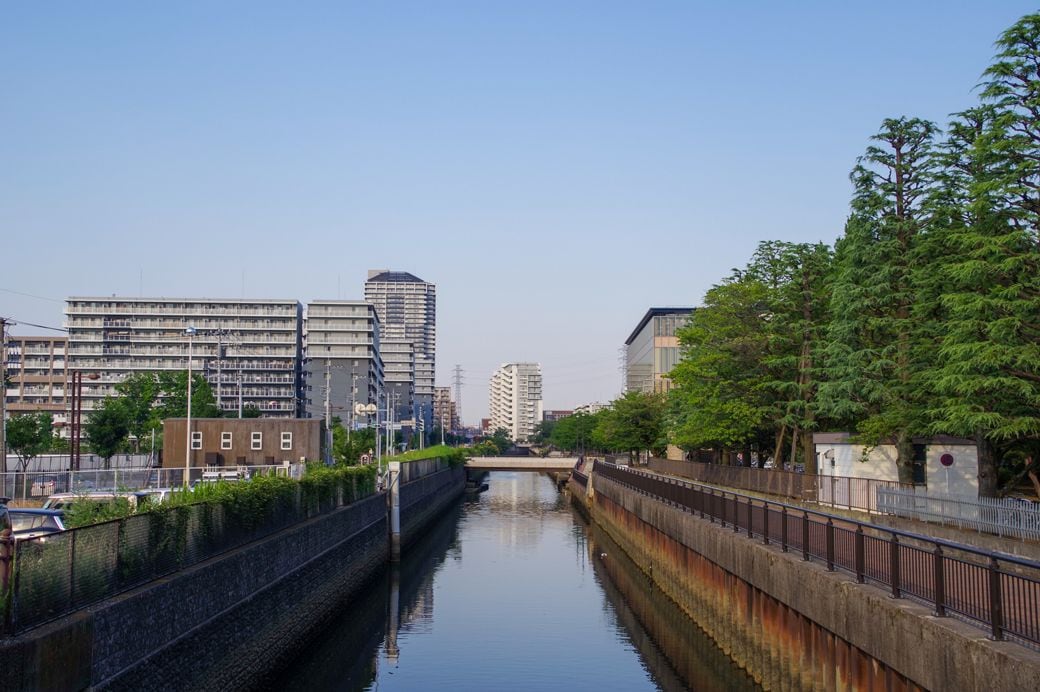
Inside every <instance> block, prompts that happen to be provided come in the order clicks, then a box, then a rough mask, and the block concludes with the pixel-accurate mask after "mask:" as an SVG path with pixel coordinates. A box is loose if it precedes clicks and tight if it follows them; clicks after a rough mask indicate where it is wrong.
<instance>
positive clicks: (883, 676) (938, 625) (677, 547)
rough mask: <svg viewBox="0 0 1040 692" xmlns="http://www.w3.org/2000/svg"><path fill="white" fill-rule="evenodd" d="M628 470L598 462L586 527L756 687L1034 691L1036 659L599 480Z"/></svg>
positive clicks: (1039, 660) (1039, 672) (1039, 671)
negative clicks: (613, 545)
mask: <svg viewBox="0 0 1040 692" xmlns="http://www.w3.org/2000/svg"><path fill="white" fill-rule="evenodd" d="M628 473H632V472H629V471H623V470H620V469H616V468H614V467H610V468H601V467H600V465H597V468H596V471H595V472H594V473H593V474H592V478H591V483H592V485H593V489H592V501H591V514H592V516H593V519H594V520H595V521H596V522H597V523H598V524H600V525H601V526H602V527H603V528H604V529H605V530H606V531H607V533H608V534H609V535H610V537H611V538H612V539H613V540H614V541H616V542H617V543H618V544H619V545H620V546H621V547H622V548H623V549H624V551H625V552H626V553H627V554H628V555H629V556H630V557H631V558H632V559H633V560H634V561H635V562H636V563H637V564H638V565H640V567H641V568H642V569H643V570H644V571H645V572H646V573H647V574H649V575H650V576H651V577H652V578H653V580H654V581H655V582H656V583H657V584H658V585H659V586H660V588H661V589H662V591H664V592H665V593H666V594H668V595H669V597H671V598H672V599H673V600H674V601H675V602H676V603H677V604H678V605H679V606H680V607H681V608H682V609H683V610H684V611H685V612H686V613H687V614H688V615H690V616H691V617H692V618H693V619H694V620H695V621H697V622H698V623H699V624H700V625H701V627H703V628H704V629H705V631H706V632H708V634H709V635H710V636H712V638H714V639H715V641H716V642H717V643H718V644H719V646H720V647H721V648H722V649H723V650H724V651H725V652H726V653H727V654H729V655H730V656H732V657H733V658H734V660H736V661H737V662H738V663H740V664H741V665H742V666H744V667H745V668H746V669H747V670H748V672H749V674H751V675H752V676H753V677H754V678H755V679H756V680H758V681H759V682H760V683H762V684H763V686H765V687H766V688H768V689H781V688H784V689H786V688H794V689H875V688H877V687H883V688H887V689H909V690H913V689H937V690H938V689H967V690H972V689H975V690H990V689H1036V690H1040V654H1037V652H1035V651H1031V650H1028V649H1026V648H1024V647H1022V646H1019V645H1017V644H1012V643H1009V642H994V641H988V640H986V639H985V637H984V634H983V633H980V631H979V630H977V629H975V628H974V627H971V626H969V625H966V624H964V623H961V622H957V621H955V620H953V619H951V618H936V617H934V614H933V613H931V612H930V611H929V610H927V609H925V608H924V607H922V606H920V605H918V604H915V603H912V602H910V601H906V600H895V599H893V598H891V596H890V594H888V593H886V592H885V591H882V590H880V589H878V588H875V587H872V586H869V585H861V584H858V583H857V582H856V581H855V578H854V577H849V576H845V575H843V574H841V573H838V572H832V571H828V570H827V568H826V566H821V565H817V564H813V563H810V562H806V561H804V560H802V559H801V558H802V557H803V556H802V554H801V551H796V552H794V553H784V552H782V551H781V550H780V549H779V547H778V546H776V545H764V544H763V543H762V541H761V539H749V538H748V537H747V535H746V533H747V532H746V530H745V531H744V532H743V533H739V531H740V528H739V527H740V524H739V523H737V524H734V523H733V519H737V514H739V510H738V511H737V512H735V513H734V514H733V515H732V516H731V517H730V518H729V521H727V523H726V525H725V526H722V525H720V524H719V523H713V522H710V521H708V520H707V519H702V518H701V517H700V516H699V514H698V513H695V512H691V511H689V509H688V508H684V507H682V506H681V505H680V504H679V503H676V502H674V501H669V500H667V499H664V498H661V497H654V496H651V495H648V494H647V493H646V492H643V491H640V490H638V489H636V488H635V487H632V486H629V485H625V484H623V483H622V482H620V481H619V480H616V479H615V478H612V477H608V476H613V477H617V478H620V479H625V478H627V476H625V475H624V474H628ZM576 487H580V485H579V484H578V483H574V482H572V483H571V488H572V489H575V488H576ZM752 522H753V523H754V515H753V514H752ZM745 525H746V524H745ZM759 525H761V524H759ZM735 526H736V527H737V531H734V527H735Z"/></svg>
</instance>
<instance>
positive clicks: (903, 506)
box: [878, 488, 1040, 540]
mask: <svg viewBox="0 0 1040 692" xmlns="http://www.w3.org/2000/svg"><path fill="white" fill-rule="evenodd" d="M878 509H879V510H880V511H882V512H886V513H888V514H894V515H896V516H898V517H904V518H907V519H917V520H919V521H928V522H934V523H938V524H944V525H949V526H956V527H958V528H961V529H974V530H975V531H983V532H986V533H994V534H997V535H998V536H1011V537H1016V538H1030V539H1033V540H1038V539H1040V505H1038V504H1037V503H1035V502H1030V501H1028V500H1016V499H1015V498H1011V497H1003V498H996V497H955V496H949V495H941V496H938V495H929V494H928V493H926V492H920V491H917V492H915V491H907V490H903V489H898V488H884V489H881V490H879V491H878Z"/></svg>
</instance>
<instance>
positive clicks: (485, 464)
mask: <svg viewBox="0 0 1040 692" xmlns="http://www.w3.org/2000/svg"><path fill="white" fill-rule="evenodd" d="M577 463H578V457H545V458H542V457H470V458H469V459H467V460H466V468H467V469H473V470H475V471H537V472H542V473H550V472H557V473H569V472H570V470H571V469H573V468H574V465H575V464H577Z"/></svg>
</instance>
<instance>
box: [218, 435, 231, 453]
mask: <svg viewBox="0 0 1040 692" xmlns="http://www.w3.org/2000/svg"><path fill="white" fill-rule="evenodd" d="M220 448H221V449H231V433H229V432H222V433H220Z"/></svg>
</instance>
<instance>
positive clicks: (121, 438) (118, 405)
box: [83, 398, 130, 468]
mask: <svg viewBox="0 0 1040 692" xmlns="http://www.w3.org/2000/svg"><path fill="white" fill-rule="evenodd" d="M83 427H84V430H85V431H86V433H87V437H88V438H89V440H90V448H91V450H93V452H94V453H95V454H97V455H98V456H100V457H101V458H102V459H104V460H105V468H108V463H109V460H110V459H111V458H112V457H113V456H114V455H115V454H116V452H118V451H119V449H120V447H122V446H123V444H124V443H125V442H126V438H127V435H129V434H130V415H129V413H128V412H127V410H126V407H125V406H124V405H123V401H122V400H121V399H116V398H109V399H105V400H104V401H103V402H102V403H101V406H100V407H98V408H96V409H94V410H93V411H92V412H91V413H90V415H89V416H88V417H87V422H86V424H85V425H84V426H83Z"/></svg>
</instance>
